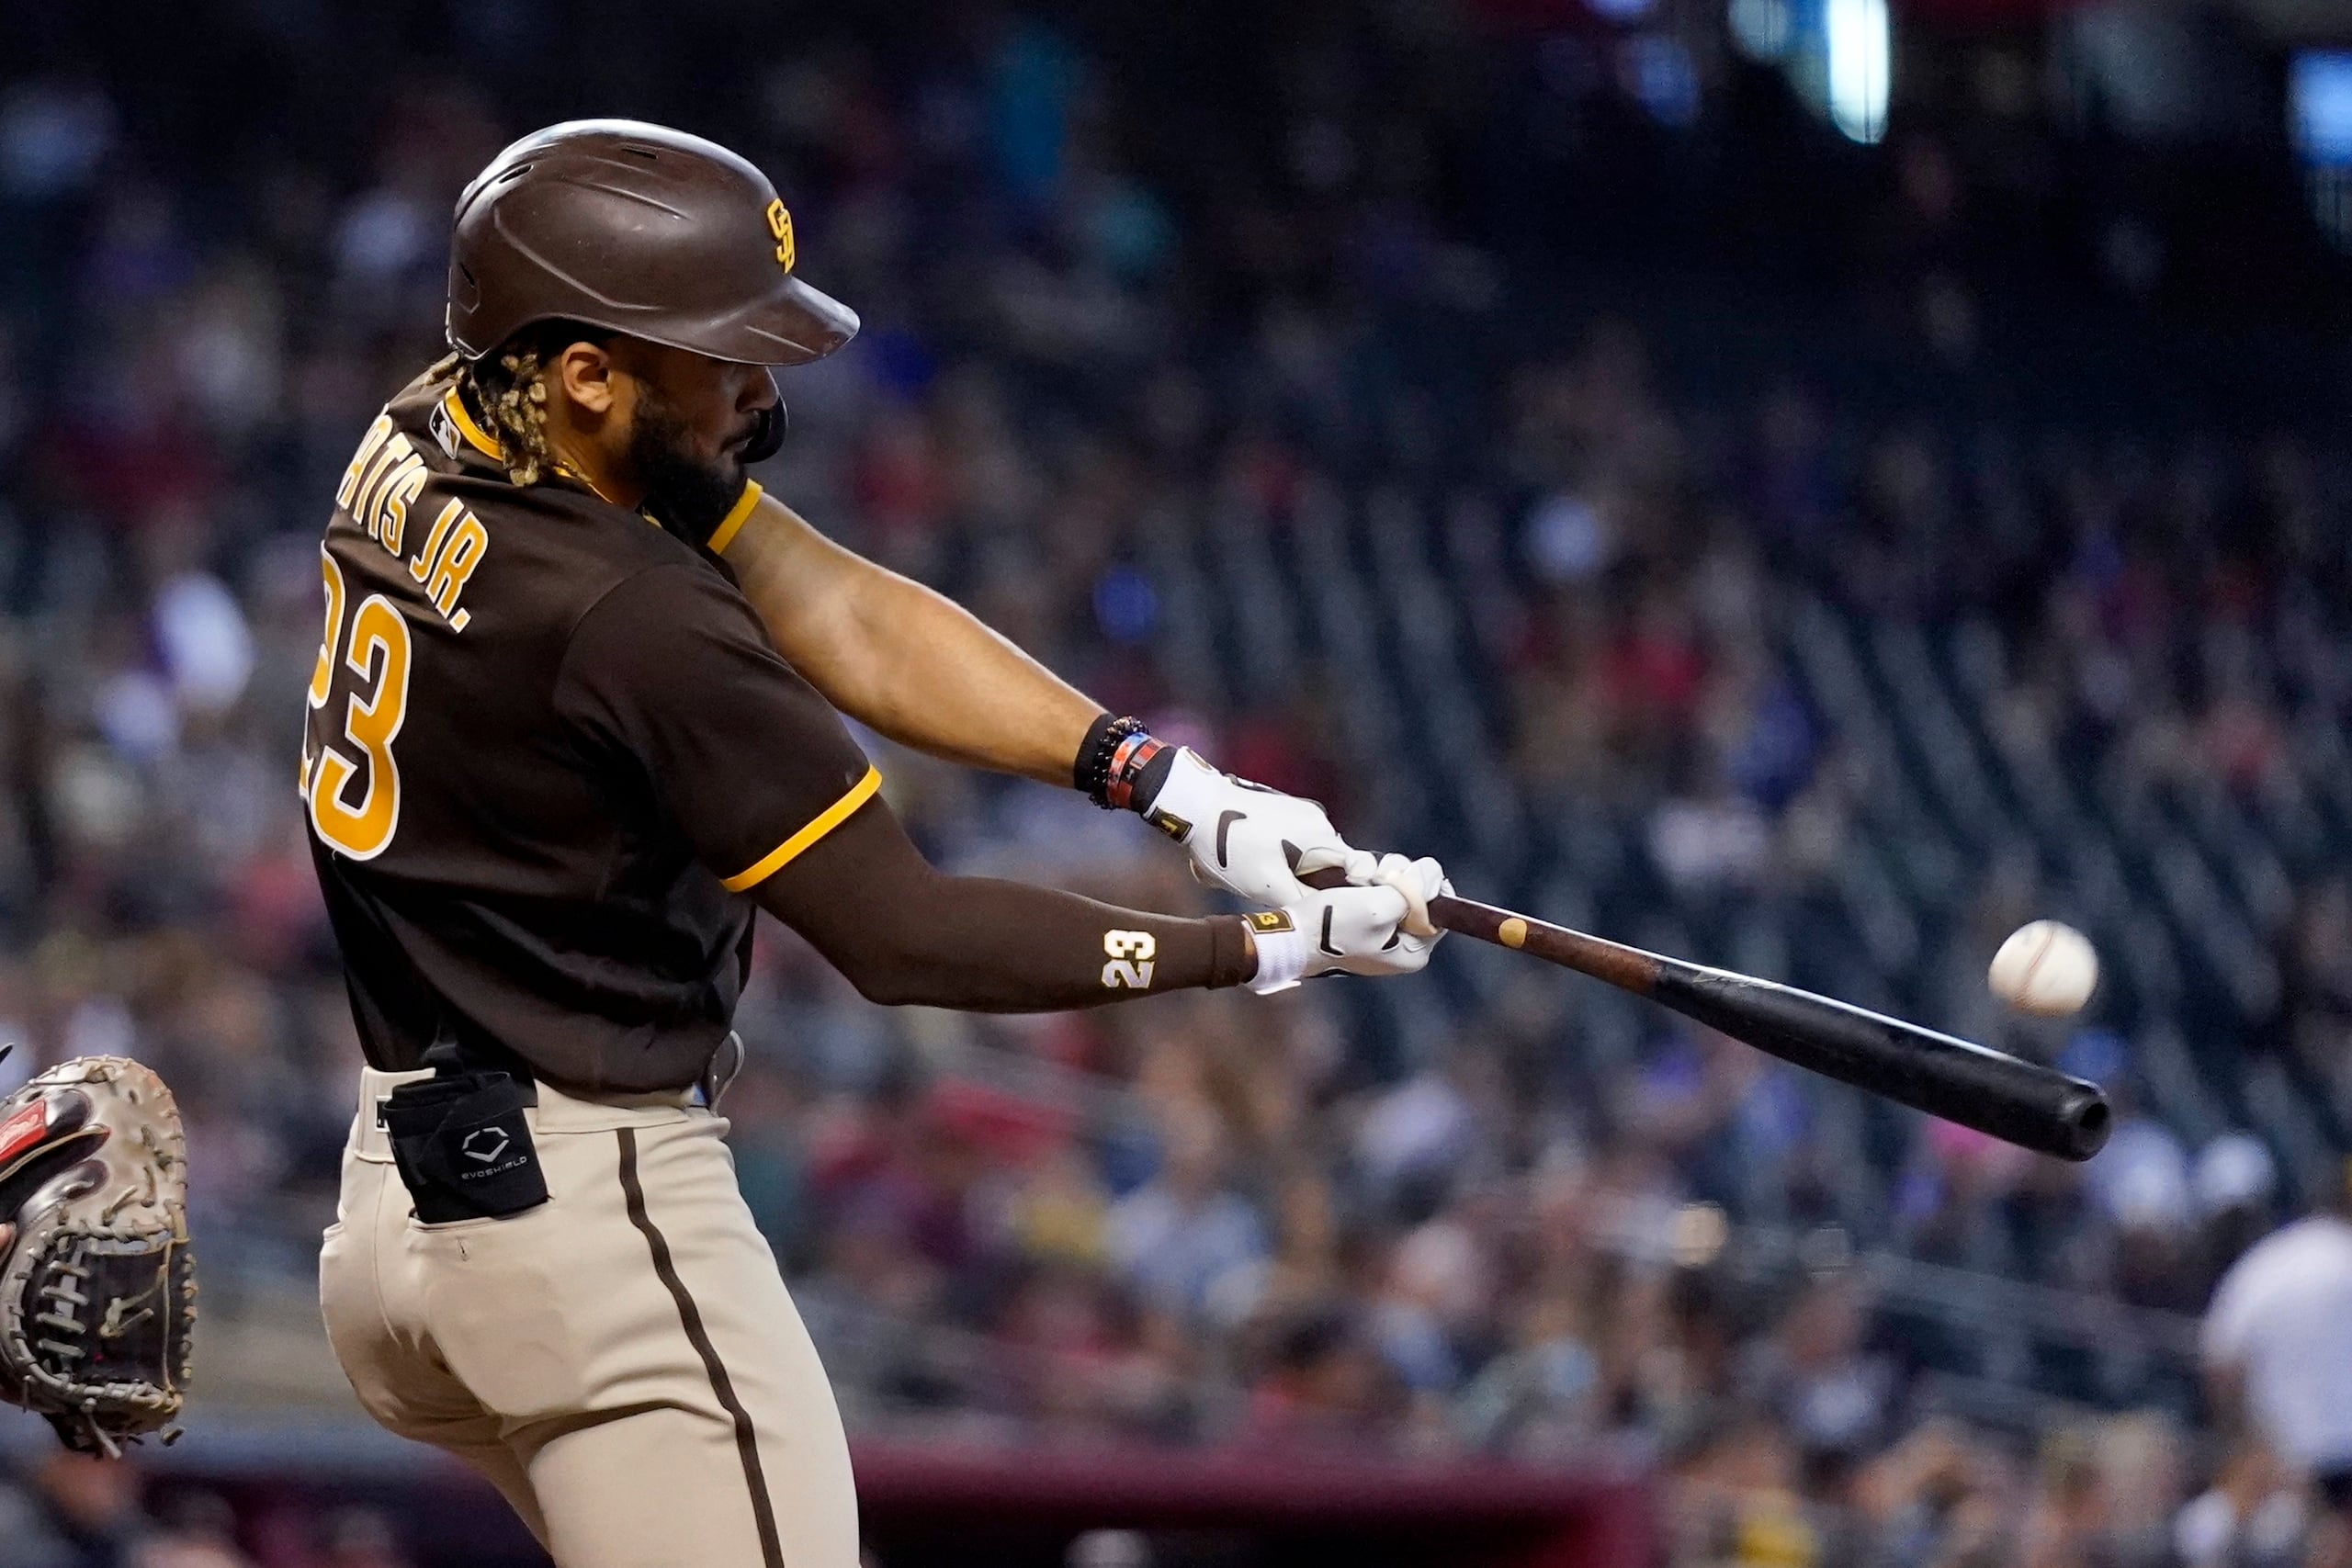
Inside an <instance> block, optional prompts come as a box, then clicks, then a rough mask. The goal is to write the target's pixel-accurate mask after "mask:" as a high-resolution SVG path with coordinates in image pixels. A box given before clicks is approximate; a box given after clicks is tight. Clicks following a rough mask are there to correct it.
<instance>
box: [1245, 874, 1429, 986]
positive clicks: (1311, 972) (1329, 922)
mask: <svg viewBox="0 0 2352 1568" xmlns="http://www.w3.org/2000/svg"><path fill="white" fill-rule="evenodd" d="M1366 858H1367V859H1369V858H1370V857H1369V856H1367V857H1366ZM1373 878H1377V879H1378V880H1373V881H1372V885H1371V886H1348V887H1335V888H1332V889H1330V890H1329V892H1319V893H1318V892H1314V891H1312V890H1310V891H1309V893H1308V896H1307V897H1306V898H1305V899H1303V900H1301V901H1300V902H1298V903H1296V904H1294V905H1292V906H1290V907H1289V908H1285V909H1281V910H1277V911H1274V912H1273V913H1271V914H1263V915H1252V916H1250V934H1251V937H1252V939H1253V940H1254V941H1255V942H1256V943H1257V946H1258V972H1257V974H1256V975H1254V976H1251V977H1250V989H1251V990H1253V991H1255V992H1257V993H1258V994H1259V995H1260V996H1267V995H1270V994H1272V992H1275V991H1286V990H1288V989H1289V988H1290V987H1293V986H1295V985H1297V984H1298V983H1299V982H1300V981H1301V980H1311V979H1313V978H1315V977H1316V976H1318V975H1335V974H1345V975H1365V976H1379V975H1411V974H1416V973H1418V972H1419V970H1421V969H1422V968H1423V967H1425V966H1426V965H1427V964H1428V963H1429V961H1430V949H1432V948H1434V947H1435V946H1436V945H1437V943H1438V935H1442V932H1441V933H1438V935H1431V936H1415V935H1413V934H1412V933H1411V932H1410V931H1406V930H1405V929H1404V922H1405V920H1406V919H1407V918H1408V916H1409V915H1410V914H1411V913H1412V911H1413V909H1414V908H1415V907H1416V905H1417V904H1418V905H1419V908H1421V909H1422V910H1423V911H1424V913H1425V914H1426V911H1427V909H1428V906H1429V900H1430V899H1431V898H1433V897H1437V895H1438V894H1440V893H1441V892H1442V891H1444V889H1445V886H1446V882H1445V873H1444V872H1443V870H1442V869H1441V868H1440V867H1439V865H1438V863H1437V862H1435V861H1433V860H1419V861H1414V860H1407V859H1406V858H1405V857H1404V856H1403V855H1389V856H1386V857H1385V859H1383V860H1381V861H1380V862H1378V863H1375V865H1374V866H1373V867H1371V868H1369V870H1368V871H1367V880H1371V879H1373ZM1408 894H1409V895H1410V896H1409V897H1408ZM1275 922H1280V923H1279V924H1277V923H1275Z"/></svg>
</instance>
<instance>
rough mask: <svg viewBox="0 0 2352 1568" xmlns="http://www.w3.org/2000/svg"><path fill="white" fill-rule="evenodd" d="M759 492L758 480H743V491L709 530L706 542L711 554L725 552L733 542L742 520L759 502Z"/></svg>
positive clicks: (740, 529)
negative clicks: (724, 514) (725, 513)
mask: <svg viewBox="0 0 2352 1568" xmlns="http://www.w3.org/2000/svg"><path fill="white" fill-rule="evenodd" d="M761 493H762V492H761V491H760V481H759V480H757V479H745V480H744V481H743V493H742V494H741V495H740V496H738V497H736V498H735V504H734V505H732V506H730V507H729V508H728V509H727V515H726V516H724V517H722V518H720V519H719V520H718V527H716V528H713V529H712V530H711V531H710V539H709V541H708V542H709V545H710V553H711V554H712V555H715V556H717V555H724V554H726V553H727V547H728V546H729V545H731V544H733V543H734V542H735V536H736V535H738V534H740V533H741V532H742V531H743V524H744V521H745V519H747V518H749V517H750V516H751V515H752V508H753V507H754V506H757V505H758V504H759V503H760V495H761Z"/></svg>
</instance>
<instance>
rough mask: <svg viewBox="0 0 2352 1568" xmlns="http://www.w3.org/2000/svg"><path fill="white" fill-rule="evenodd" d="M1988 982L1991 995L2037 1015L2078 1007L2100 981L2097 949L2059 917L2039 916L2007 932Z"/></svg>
mask: <svg viewBox="0 0 2352 1568" xmlns="http://www.w3.org/2000/svg"><path fill="white" fill-rule="evenodd" d="M1985 981H1986V983H1987V984H1988V985H1990V986H1991V987H1993V994H1994V995H1995V996H1996V997H1998V998H2001V999H2002V1000H2003V1001H2005V1002H2007V1003H2008V1004H2009V1005H2010V1006H2011V1007H2013V1008H2015V1009H2017V1010H2018V1011H2019V1012H2030V1013H2032V1014H2033V1015H2034V1016H2035V1017H2037V1018H2064V1017H2066V1016H2067V1015H2068V1014H2070V1013H2075V1012H2079V1011H2081V1010H2082V1006H2083V1004H2084V1003H2085V1002H2086V1001H2088V1000H2090V999H2091V992H2092V990H2093V989H2094V988H2095V987H2097V986H2098V953H2094V952H2092V951H2091V943H2090V939H2089V938H2088V937H2086V936H2085V935H2084V934H2083V933H2082V932H2080V931H2076V930H2075V928H2074V927H2072V926H2068V925H2061V924H2059V922H2057V921H2056V920H2036V921H2034V922H2033V923H2032V924H2031V925H2028V926H2020V927H2018V929H2017V930H2016V931H2012V932H2010V933H2009V940H2008V941H2007V942H2003V943H2002V944H2001V951H2000V952H1998V953H1995V954H1993V968H1992V971H1991V972H1990V973H1989V974H1988V975H1986V976H1985Z"/></svg>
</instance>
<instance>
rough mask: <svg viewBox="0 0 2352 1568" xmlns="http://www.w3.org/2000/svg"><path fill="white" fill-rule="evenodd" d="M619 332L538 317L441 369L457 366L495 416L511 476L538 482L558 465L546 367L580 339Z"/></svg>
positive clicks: (463, 383) (464, 384) (596, 340)
mask: <svg viewBox="0 0 2352 1568" xmlns="http://www.w3.org/2000/svg"><path fill="white" fill-rule="evenodd" d="M613 336H614V334H613V333H608V332H605V331H602V330H600V329H598V328H595V327H587V326H582V325H581V324H580V323H579V322H577V321H537V322H534V323H532V324H531V325H530V326H527V327H525V328H524V329H523V330H522V331H520V332H518V333H515V335H514V336H512V337H510V338H508V339H507V340H506V341H505V342H504V343H503V344H499V345H498V346H497V347H496V348H495V349H492V351H491V352H490V353H488V354H485V355H482V356H481V358H479V359H463V358H461V357H460V356H459V355H454V354H453V355H450V356H449V357H448V358H447V359H445V360H443V361H442V362H441V363H440V364H439V365H436V366H435V367H434V371H435V374H436V375H440V374H446V373H447V370H448V369H455V370H456V371H457V374H458V384H459V386H460V388H461V389H462V391H461V393H460V395H461V396H462V395H463V392H464V391H470V392H471V393H472V394H473V401H474V402H475V404H476V405H477V406H478V407H479V408H480V409H481V412H482V414H483V416H484V417H485V418H487V419H488V420H489V421H490V423H491V426H492V433H493V434H496V435H497V437H498V445H499V449H500V451H501V452H502V453H503V456H504V459H505V463H506V477H507V478H508V479H513V480H514V481H515V483H516V484H518V485H532V484H537V483H538V482H539V480H541V479H545V478H546V477H547V476H548V474H549V473H550V472H552V471H553V470H554V468H555V466H556V461H555V453H554V450H553V449H552V448H551V447H550V446H548V386H547V380H546V377H545V374H544V372H545V369H546V367H547V366H548V365H549V364H551V363H552V362H553V361H554V360H555V358H556V357H557V356H558V355H560V354H562V352H563V351H564V350H565V349H567V348H569V347H571V345H572V344H575V343H593V344H599V345H602V344H605V343H606V342H608V341H610V340H611V338H612V337H613Z"/></svg>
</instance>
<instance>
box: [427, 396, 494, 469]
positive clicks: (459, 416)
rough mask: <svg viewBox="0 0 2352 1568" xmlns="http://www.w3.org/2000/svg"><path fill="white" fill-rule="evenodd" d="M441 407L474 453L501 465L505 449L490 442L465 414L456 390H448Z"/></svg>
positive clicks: (477, 425) (464, 407)
mask: <svg viewBox="0 0 2352 1568" xmlns="http://www.w3.org/2000/svg"><path fill="white" fill-rule="evenodd" d="M441 407H442V409H443V410H444V411H445V412H447V414H448V415H449V423H451V424H454V425H456V426H457V427H458V434H460V435H462V436H464V437H465V438H466V440H467V441H468V442H469V443H470V444H471V445H472V446H473V449H474V450H475V451H477V452H479V453H481V455H482V456H483V457H494V458H496V459H497V460H498V461H500V462H502V463H503V462H504V461H505V460H506V449H505V448H504V447H503V446H499V444H498V443H497V442H495V441H493V440H492V439H491V438H490V435H489V434H488V433H487V432H485V431H484V430H483V429H482V427H481V425H479V424H476V423H474V416H473V415H472V414H470V413H469V412H466V400H465V399H463V398H461V397H459V396H458V389H457V388H455V387H452V388H450V389H449V390H448V394H447V396H445V397H444V398H443V399H442V400H441Z"/></svg>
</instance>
